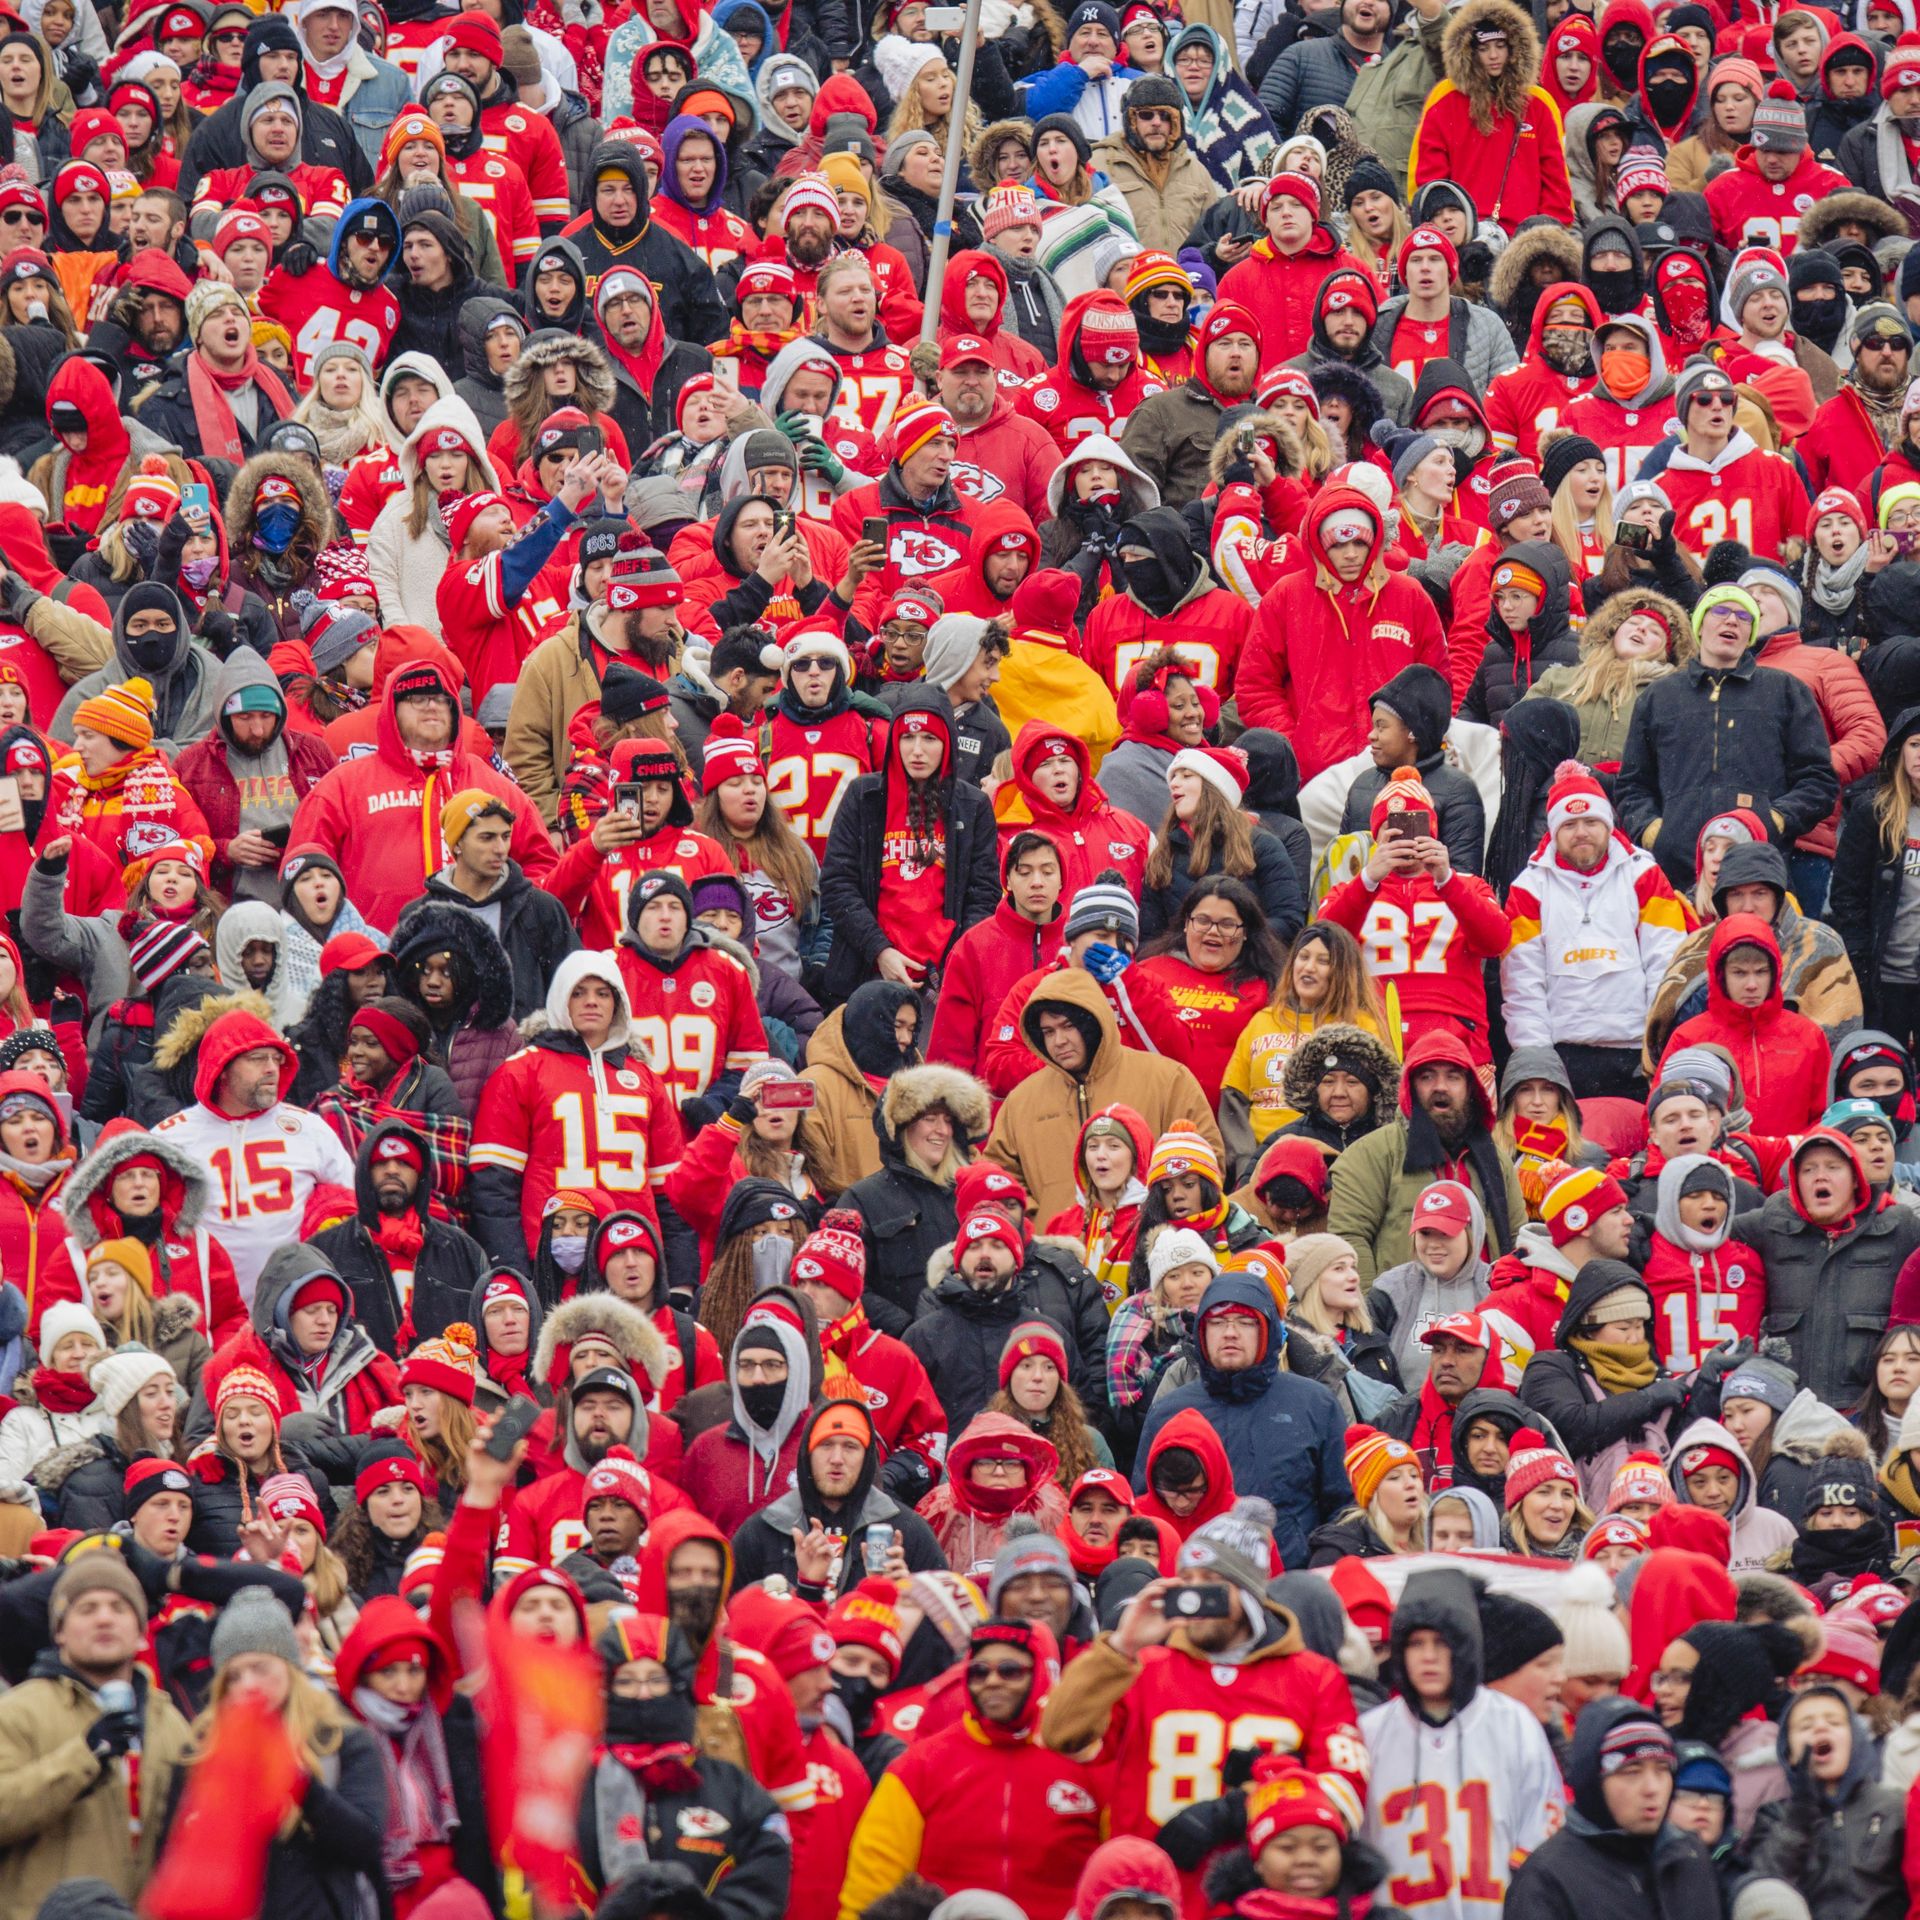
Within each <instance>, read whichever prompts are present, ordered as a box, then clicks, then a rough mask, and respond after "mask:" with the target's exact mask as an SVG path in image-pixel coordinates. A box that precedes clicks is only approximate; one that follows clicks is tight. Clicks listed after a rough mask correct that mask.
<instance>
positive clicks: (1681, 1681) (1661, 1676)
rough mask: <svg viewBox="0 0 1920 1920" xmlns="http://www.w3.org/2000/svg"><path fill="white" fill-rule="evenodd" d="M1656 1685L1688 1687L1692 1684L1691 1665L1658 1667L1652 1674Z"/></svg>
mask: <svg viewBox="0 0 1920 1920" xmlns="http://www.w3.org/2000/svg"><path fill="white" fill-rule="evenodd" d="M1653 1684H1654V1685H1655V1686H1656V1687H1690V1686H1692V1685H1693V1669H1692V1668H1691V1667H1659V1668H1656V1669H1655V1671H1654V1674H1653Z"/></svg>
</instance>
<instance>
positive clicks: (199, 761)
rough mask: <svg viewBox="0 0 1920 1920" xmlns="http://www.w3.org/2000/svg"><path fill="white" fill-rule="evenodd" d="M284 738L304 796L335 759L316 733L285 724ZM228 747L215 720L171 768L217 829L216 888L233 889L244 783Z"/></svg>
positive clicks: (296, 787) (212, 878)
mask: <svg viewBox="0 0 1920 1920" xmlns="http://www.w3.org/2000/svg"><path fill="white" fill-rule="evenodd" d="M280 739H281V743H282V745H284V746H285V748H286V750H287V774H288V777H289V778H290V779H291V780H292V781H293V791H294V795H295V797H296V798H297V799H301V800H304V799H305V798H306V797H307V795H308V793H310V792H311V791H312V790H313V788H315V787H316V786H318V785H319V784H320V782H321V781H322V780H324V779H325V778H326V777H327V775H328V774H330V773H331V772H332V771H333V769H334V767H335V765H336V764H337V762H336V761H335V759H334V756H333V754H332V752H331V751H330V750H329V748H328V746H327V743H326V742H325V741H324V740H323V739H321V738H320V736H319V735H318V734H317V733H300V732H297V731H295V730H294V729H293V728H291V727H283V728H282V729H281V732H280ZM228 751H229V748H228V742H227V736H226V734H225V733H224V732H223V731H222V723H221V722H220V721H218V720H216V721H215V722H214V725H213V730H212V731H211V732H210V733H209V734H208V735H207V736H206V738H205V739H204V740H196V741H195V742H194V743H193V745H192V746H190V747H188V748H187V749H186V751H185V752H184V753H182V754H181V756H180V758H179V759H178V760H176V761H175V762H174V763H173V770H174V772H175V773H176V774H178V775H179V776H180V784H181V785H182V786H183V787H185V788H186V790H187V791H188V792H189V793H190V794H192V795H193V797H194V799H195V801H197V802H198V804H199V807H200V811H201V812H202V813H203V814H205V815H206V817H207V830H208V832H210V833H211V834H212V835H213V869H212V871H211V872H210V873H209V874H208V876H207V878H208V880H209V882H210V884H211V885H212V887H213V889H214V891H215V892H216V893H223V894H228V895H231V894H232V892H233V879H234V874H233V864H232V862H231V861H230V860H228V858H227V848H228V846H229V845H230V844H231V843H232V841H233V839H234V836H235V835H236V834H238V833H239V832H240V787H239V783H238V782H237V781H236V780H235V779H234V777H233V769H232V767H231V766H229V765H228V763H227V754H228Z"/></svg>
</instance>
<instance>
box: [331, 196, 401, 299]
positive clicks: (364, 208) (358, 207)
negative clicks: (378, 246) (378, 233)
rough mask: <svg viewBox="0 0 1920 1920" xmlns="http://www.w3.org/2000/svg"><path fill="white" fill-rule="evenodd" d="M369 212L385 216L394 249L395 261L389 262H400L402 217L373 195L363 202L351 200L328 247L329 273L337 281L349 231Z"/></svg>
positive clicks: (343, 211) (335, 227) (390, 242)
mask: <svg viewBox="0 0 1920 1920" xmlns="http://www.w3.org/2000/svg"><path fill="white" fill-rule="evenodd" d="M367 212H374V213H379V214H382V215H384V216H385V224H386V228H387V242H388V244H389V245H390V246H391V247H392V249H393V260H392V261H391V262H389V264H390V265H392V264H395V263H397V262H398V261H399V258H400V216H399V215H398V214H396V213H395V212H394V210H393V209H392V208H391V207H390V206H388V205H387V203H386V202H385V201H384V200H376V199H374V198H373V197H372V196H371V195H368V196H367V197H366V198H365V199H361V200H349V201H348V202H347V204H346V206H345V208H344V209H343V210H342V211H341V214H340V218H339V220H338V221H337V222H336V223H335V225H334V229H333V239H332V240H331V242H329V244H328V246H327V271H328V272H329V273H331V274H332V275H333V276H334V277H335V278H336V279H338V278H340V249H341V247H342V245H343V244H344V243H345V236H346V233H347V229H348V228H349V227H350V226H352V224H353V223H354V221H355V220H357V219H358V218H359V217H360V215H361V214H363V213H367Z"/></svg>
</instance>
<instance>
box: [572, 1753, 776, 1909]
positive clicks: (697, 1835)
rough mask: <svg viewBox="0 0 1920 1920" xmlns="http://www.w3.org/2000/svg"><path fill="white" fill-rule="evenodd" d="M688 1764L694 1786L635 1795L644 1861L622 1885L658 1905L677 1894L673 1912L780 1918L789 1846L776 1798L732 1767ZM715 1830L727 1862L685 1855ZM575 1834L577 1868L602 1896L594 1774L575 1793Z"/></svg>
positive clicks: (702, 1759) (700, 1760) (701, 1761)
mask: <svg viewBox="0 0 1920 1920" xmlns="http://www.w3.org/2000/svg"><path fill="white" fill-rule="evenodd" d="M606 1764H610V1765H617V1764H618V1762H616V1761H609V1762H607V1763H606ZM692 1764H693V1767H694V1769H695V1770H696V1771H697V1772H698V1774H699V1776H700V1782H699V1785H698V1786H697V1787H696V1788H694V1789H692V1790H690V1791H687V1792H682V1793H643V1794H641V1795H640V1798H641V1800H642V1801H643V1802H644V1804H645V1808H646V1812H645V1814H644V1816H643V1817H644V1818H645V1820H646V1823H647V1830H646V1835H645V1838H646V1846H647V1856H648V1857H647V1861H646V1864H645V1865H643V1866H641V1867H638V1868H636V1869H635V1870H634V1871H633V1872H632V1873H629V1874H628V1875H627V1876H626V1877H625V1878H624V1879H623V1880H622V1881H621V1883H620V1884H621V1885H622V1886H623V1887H625V1888H628V1889H630V1890H632V1889H636V1888H637V1887H638V1886H639V1885H640V1884H642V1883H644V1884H646V1885H648V1886H651V1887H653V1888H654V1889H655V1890H656V1894H655V1897H656V1898H657V1899H658V1900H659V1901H660V1903H661V1905H662V1906H663V1907H666V1906H668V1905H669V1902H668V1895H669V1894H670V1893H672V1894H677V1895H678V1897H679V1899H680V1901H682V1902H686V1903H689V1904H686V1905H674V1906H672V1907H671V1910H672V1911H674V1912H683V1911H684V1912H692V1913H702V1914H707V1915H710V1916H713V1920H767V1917H768V1916H769V1915H770V1914H778V1913H785V1912H786V1910H787V1888H788V1885H789V1883H790V1881H791V1879H792V1875H793V1847H792V1843H791V1841H790V1840H789V1839H788V1837H787V1823H786V1819H785V1817H784V1816H783V1815H782V1814H781V1812H780V1809H779V1808H778V1807H777V1806H776V1805H775V1804H774V1800H773V1796H772V1795H771V1794H770V1793H768V1792H767V1790H766V1788H764V1787H763V1786H761V1785H760V1783H759V1782H758V1781H757V1780H755V1779H754V1778H753V1776H752V1775H751V1774H748V1773H743V1772H742V1771H741V1770H740V1768H738V1767H736V1766H734V1765H733V1764H732V1763H731V1762H729V1761H726V1760H715V1759H711V1758H709V1757H708V1756H707V1755H705V1754H701V1755H699V1756H698V1757H696V1758H695V1760H694V1761H693V1763H692ZM714 1816H718V1821H717V1823H716V1820H715V1818H714ZM713 1831H718V1832H721V1833H724V1834H725V1835H726V1837H727V1852H726V1854H725V1856H724V1857H722V1858H716V1856H715V1855H714V1854H713V1853H711V1852H707V1851H705V1850H701V1851H695V1850H694V1849H693V1848H692V1847H685V1848H684V1850H683V1843H685V1842H687V1841H689V1840H693V1841H700V1840H701V1838H702V1836H704V1835H706V1834H708V1833H709V1832H713ZM579 1834H580V1866H581V1870H582V1871H583V1872H584V1873H585V1874H586V1876H587V1878H588V1880H589V1881H591V1882H592V1884H593V1887H594V1889H595V1891H596V1892H602V1891H604V1890H605V1889H606V1887H607V1884H608V1879H609V1876H608V1872H607V1869H606V1867H605V1866H604V1865H603V1864H602V1862H601V1859H600V1784H599V1773H598V1770H597V1769H596V1770H595V1771H594V1772H591V1773H589V1774H588V1775H587V1781H586V1785H585V1786H584V1787H583V1788H582V1789H581V1792H580V1827H579ZM701 1889H705V1890H706V1892H705V1898H704V1900H702V1899H700V1898H698V1895H699V1893H700V1890H701ZM642 1910H643V1909H642V1908H641V1907H638V1906H636V1907H635V1908H634V1909H633V1911H635V1912H640V1911H642Z"/></svg>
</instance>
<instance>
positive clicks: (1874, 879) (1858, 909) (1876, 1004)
mask: <svg viewBox="0 0 1920 1920" xmlns="http://www.w3.org/2000/svg"><path fill="white" fill-rule="evenodd" d="M1916 733H1920V707H1909V708H1908V709H1907V710H1906V711H1905V712H1904V713H1902V714H1900V715H1898V716H1897V717H1896V718H1895V720H1894V722H1893V724H1892V725H1891V726H1890V727H1889V728H1888V729H1887V744H1886V748H1885V751H1884V752H1882V754H1881V755H1880V772H1879V774H1878V775H1877V776H1874V777H1869V778H1863V779H1860V780H1856V781H1855V782H1854V783H1853V785H1852V786H1851V787H1849V788H1848V789H1847V797H1846V804H1845V806H1844V808H1843V809H1842V811H1841V815H1840V841H1839V844H1838V846H1836V847H1835V849H1834V855H1833V880H1832V883H1831V885H1830V887H1829V889H1828V893H1827V919H1828V921H1829V922H1830V923H1831V924H1832V925H1833V926H1834V927H1835V928H1836V929H1837V930H1838V932H1839V935H1840V938H1841V939H1842V940H1844V941H1845V942H1846V943H1847V958H1848V959H1849V960H1851V961H1852V962H1853V971H1854V977H1855V978H1856V979H1858V981H1859V982H1860V1000H1861V1006H1862V1009H1863V1011H1864V1015H1865V1021H1866V1024H1867V1025H1868V1026H1873V1025H1874V1024H1876V1022H1877V1021H1878V1020H1879V1018H1880V968H1879V965H1878V963H1877V956H1878V955H1879V954H1881V953H1883V952H1884V951H1885V950H1886V944H1887V941H1888V939H1889V938H1890V937H1891V936H1892V933H1893V922H1894V916H1895V914H1896V913H1898V911H1899V908H1900V889H1901V887H1902V886H1903V885H1904V883H1905V879H1906V875H1905V873H1904V871H1903V866H1904V863H1903V862H1902V861H1901V860H1897V859H1889V858H1888V857H1887V849H1886V843H1885V841H1883V840H1882V839H1881V837H1880V822H1879V820H1878V819H1877V818H1875V815H1874V809H1873V803H1874V799H1875V796H1876V794H1877V793H1878V791H1879V786H1880V780H1881V779H1883V778H1885V777H1887V776H1888V775H1889V774H1890V773H1891V770H1892V769H1893V767H1894V766H1895V765H1896V764H1897V763H1898V761H1899V758H1900V753H1901V749H1902V748H1903V747H1905V745H1906V743H1907V742H1908V741H1909V740H1910V739H1912V738H1913V736H1914V735H1915V734H1916ZM82 1110H83V1111H84V1107H83V1109H82Z"/></svg>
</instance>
